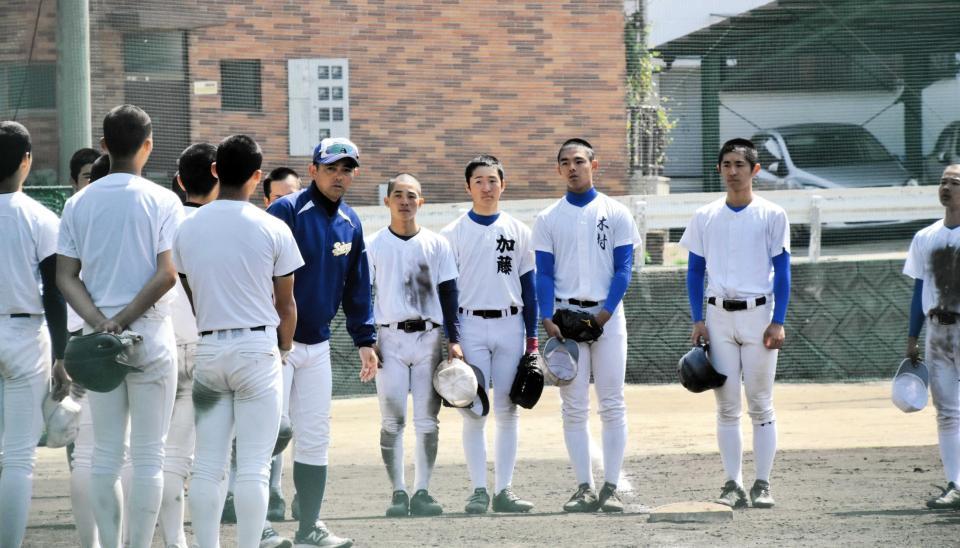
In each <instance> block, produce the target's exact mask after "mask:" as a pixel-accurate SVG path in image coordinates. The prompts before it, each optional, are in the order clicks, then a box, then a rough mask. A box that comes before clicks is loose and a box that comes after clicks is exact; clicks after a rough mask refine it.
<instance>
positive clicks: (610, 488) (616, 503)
mask: <svg viewBox="0 0 960 548" xmlns="http://www.w3.org/2000/svg"><path fill="white" fill-rule="evenodd" d="M599 504H600V509H601V510H603V511H604V512H607V513H610V512H623V501H622V500H620V495H619V494H617V486H616V485H614V484H612V483H610V482H609V481H608V482H605V483H604V484H603V487H601V488H600V497H599Z"/></svg>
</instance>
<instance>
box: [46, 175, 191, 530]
mask: <svg viewBox="0 0 960 548" xmlns="http://www.w3.org/2000/svg"><path fill="white" fill-rule="evenodd" d="M182 217H183V207H182V206H181V204H180V200H179V199H178V198H177V196H176V195H175V194H174V193H173V192H171V191H169V190H167V189H165V188H162V187H160V186H158V185H156V184H154V183H152V182H150V181H148V180H146V179H144V178H142V177H138V176H136V175H131V174H127V173H113V174H110V175H107V176H106V177H103V178H102V179H100V180H98V181H97V184H96V185H89V186H87V187H85V188H84V189H83V190H81V191H80V192H78V193H76V194H75V195H73V196H72V197H71V198H70V199H69V200H67V203H66V204H65V205H64V208H63V216H62V219H61V225H60V239H59V244H58V249H57V252H58V253H59V254H60V255H64V256H66V257H71V258H74V259H77V260H79V261H80V263H81V271H80V273H81V276H82V281H83V284H84V285H85V286H86V289H87V291H88V292H89V294H90V297H91V298H92V299H93V303H94V304H95V305H96V306H97V307H98V308H99V309H100V310H101V312H102V313H103V314H104V315H105V316H107V317H108V318H109V317H112V316H113V315H115V314H116V313H118V312H119V311H121V310H123V308H124V307H125V306H127V305H128V304H129V303H130V302H131V301H132V300H133V298H134V297H135V296H136V295H137V293H138V292H139V291H140V290H141V289H142V288H143V286H144V285H145V284H146V283H147V281H148V280H150V278H152V277H153V275H154V274H155V272H156V269H157V256H158V255H160V254H161V253H163V252H166V251H169V250H170V248H171V246H172V243H173V236H174V233H175V232H176V230H177V227H178V226H179V224H180V221H181V219H182ZM129 328H130V329H131V330H133V331H136V332H137V333H139V334H141V335H143V342H142V343H140V352H139V355H140V356H141V357H142V361H141V363H139V364H136V365H137V367H138V368H139V369H140V370H139V371H136V372H131V373H130V374H128V375H127V376H126V378H125V379H124V381H123V383H121V385H120V386H119V387H117V388H116V389H114V390H113V391H111V392H108V393H95V392H88V396H87V397H88V398H89V400H90V410H91V412H92V414H93V423H94V445H95V448H94V454H93V470H92V475H91V482H90V483H91V489H90V491H91V496H92V499H93V507H94V515H95V516H96V520H97V527H98V530H99V533H100V539H101V542H102V544H103V545H104V546H105V547H112V546H117V545H119V543H120V532H121V523H120V518H121V515H122V514H121V511H120V508H121V502H122V497H121V495H120V483H119V472H120V468H121V466H122V465H123V461H124V453H125V451H124V450H125V440H126V439H127V429H128V424H129V429H130V431H131V435H130V437H129V439H130V457H131V460H132V462H133V469H134V470H133V479H132V480H131V490H130V491H131V496H130V498H131V500H130V501H129V505H128V508H129V512H128V514H127V515H128V516H129V535H130V542H131V544H133V545H135V546H143V545H147V544H149V542H150V539H151V538H152V537H153V531H154V528H155V526H156V521H157V513H158V511H159V508H160V501H161V498H162V495H163V460H164V447H163V446H164V439H165V437H166V433H167V428H168V427H169V424H170V415H171V413H172V411H173V399H174V394H175V390H176V379H177V368H176V342H175V340H174V334H173V325H172V322H171V321H170V313H169V310H168V308H167V306H166V304H165V303H164V302H163V299H161V300H160V301H158V302H157V303H155V304H154V305H153V306H151V307H150V309H148V310H147V312H145V313H144V314H143V315H142V316H141V317H140V318H138V319H136V320H134V321H133V322H132V323H131V324H130V326H129ZM92 330H93V327H92V326H89V325H85V326H84V332H87V333H89V332H91V331H92ZM128 419H129V421H128Z"/></svg>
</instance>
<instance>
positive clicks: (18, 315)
mask: <svg viewBox="0 0 960 548" xmlns="http://www.w3.org/2000/svg"><path fill="white" fill-rule="evenodd" d="M30 316H33V314H30V313H29V312H17V313H15V314H10V317H11V318H29V317H30Z"/></svg>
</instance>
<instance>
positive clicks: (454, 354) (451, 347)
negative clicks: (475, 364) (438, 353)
mask: <svg viewBox="0 0 960 548" xmlns="http://www.w3.org/2000/svg"><path fill="white" fill-rule="evenodd" d="M454 358H456V359H458V360H462V359H463V349H462V348H460V343H449V344H448V345H447V361H448V362H452V361H453V359H454Z"/></svg>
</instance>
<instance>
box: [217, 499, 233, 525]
mask: <svg viewBox="0 0 960 548" xmlns="http://www.w3.org/2000/svg"><path fill="white" fill-rule="evenodd" d="M236 522H237V510H236V508H234V507H233V494H229V495H227V498H226V500H224V501H223V513H222V514H220V523H236Z"/></svg>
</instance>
